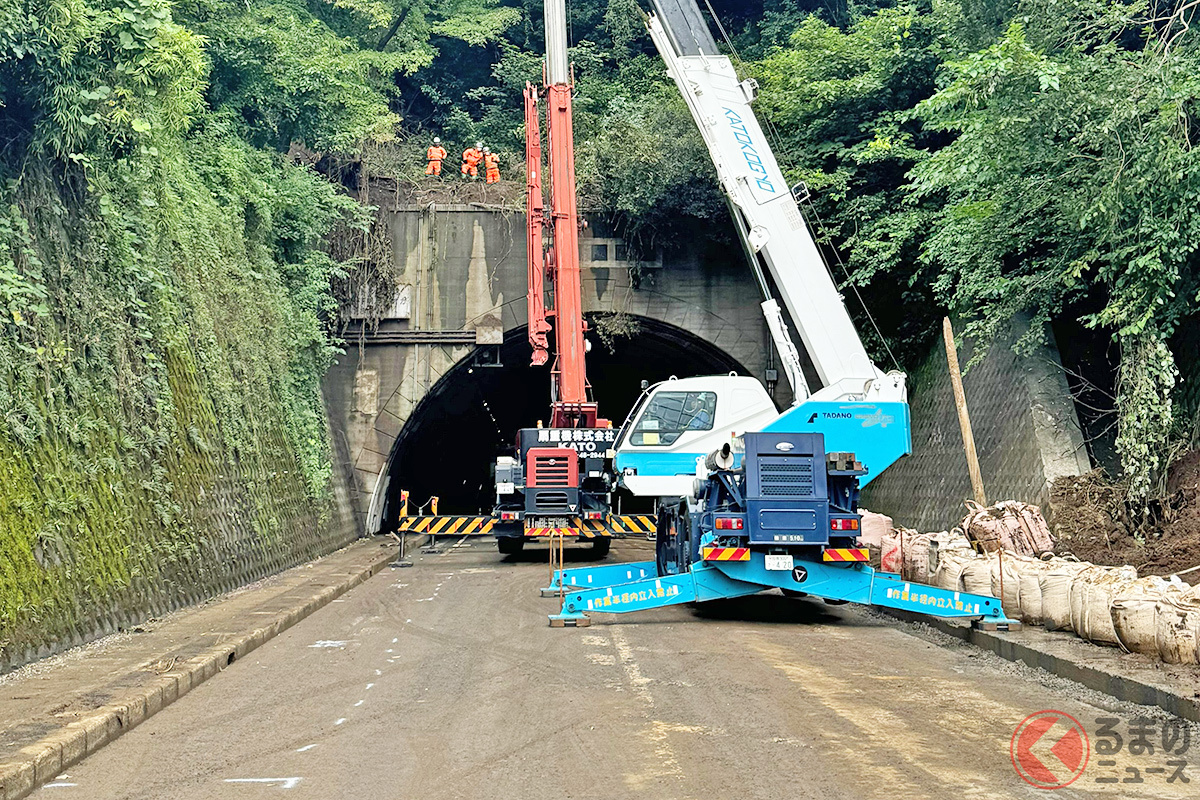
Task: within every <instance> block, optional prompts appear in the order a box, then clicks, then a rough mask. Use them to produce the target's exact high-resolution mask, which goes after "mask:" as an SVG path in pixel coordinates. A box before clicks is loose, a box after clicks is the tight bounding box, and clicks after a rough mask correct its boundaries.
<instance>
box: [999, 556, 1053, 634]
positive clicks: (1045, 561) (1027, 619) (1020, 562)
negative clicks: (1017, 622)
mask: <svg viewBox="0 0 1200 800" xmlns="http://www.w3.org/2000/svg"><path fill="white" fill-rule="evenodd" d="M1009 557H1010V556H1009V554H1005V555H1004V558H1005V559H1008V558H1009ZM1011 558H1012V561H1013V566H1014V569H1015V571H1016V573H1017V586H1018V589H1017V602H1018V606H1019V610H1020V615H1021V621H1022V622H1024V623H1025V624H1026V625H1041V624H1043V623H1044V621H1045V608H1044V603H1043V601H1042V576H1043V575H1044V574H1046V573H1047V572H1050V571H1051V570H1053V569H1055V567H1056V566H1057V564H1056V559H1054V558H1049V557H1043V558H1029V557H1028V556H1016V555H1014V556H1011Z"/></svg>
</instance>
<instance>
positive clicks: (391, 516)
mask: <svg viewBox="0 0 1200 800" xmlns="http://www.w3.org/2000/svg"><path fill="white" fill-rule="evenodd" d="M635 319H636V320H637V322H638V326H639V330H638V332H637V333H636V334H635V335H634V336H633V337H632V338H629V339H618V340H617V341H616V342H615V344H614V345H613V350H612V352H609V351H608V350H607V349H606V348H605V347H603V346H601V345H600V344H599V343H598V342H597V339H596V336H595V335H594V334H589V339H591V340H592V351H591V353H589V354H588V359H587V370H588V380H589V381H590V382H591V385H592V392H593V396H594V398H595V400H596V402H597V403H598V404H599V406H600V413H601V415H602V416H604V417H606V418H608V419H611V420H612V423H613V426H614V427H620V425H621V423H622V422H623V421H624V420H625V416H626V414H628V413H629V410H630V409H631V408H632V407H633V404H634V403H635V402H636V401H637V399H638V396H639V395H640V394H641V381H643V380H647V381H650V382H651V383H654V382H656V381H661V380H666V379H667V378H669V377H670V376H672V375H675V376H677V377H680V378H685V377H690V376H693V375H713V374H723V373H728V372H737V373H739V374H742V375H748V374H750V373H749V372H748V371H747V370H746V369H745V368H744V367H743V366H742V365H741V364H739V363H738V362H737V361H735V360H734V359H733V358H731V357H730V356H729V355H728V354H726V353H725V352H724V351H722V350H721V349H720V348H718V347H717V346H716V345H714V344H712V343H711V342H708V341H706V340H705V339H702V338H700V337H698V336H696V335H695V334H692V333H690V332H688V331H686V330H684V329H682V328H679V327H676V326H674V325H670V324H667V323H664V322H659V321H657V320H653V319H649V318H646V317H635ZM499 351H500V363H501V366H478V365H476V364H475V359H474V358H473V357H471V356H468V357H467V358H465V359H463V360H462V361H460V362H459V363H458V364H456V365H455V366H454V368H453V369H451V370H450V371H449V372H447V373H446V374H445V375H443V376H442V378H441V379H440V380H439V381H438V382H437V383H436V384H434V386H433V388H432V389H431V390H430V391H429V393H428V394H427V395H426V396H425V397H424V398H423V399H422V400H421V402H420V404H419V405H418V406H417V408H416V409H415V410H414V411H413V414H412V416H411V417H410V418H409V420H408V422H407V423H406V424H405V425H404V428H403V429H402V430H401V431H400V435H399V436H398V437H397V439H396V442H395V444H394V446H393V449H392V453H391V456H390V458H389V462H388V470H387V473H388V477H387V478H386V479H385V483H384V484H383V485H384V486H386V487H387V489H386V495H385V497H384V498H383V499H384V506H383V508H382V518H381V530H383V531H389V530H394V529H395V527H396V520H397V518H398V515H399V508H400V502H399V493H400V491H401V490H402V489H406V490H408V492H409V497H410V508H409V511H410V513H415V509H414V507H413V506H414V504H417V505H419V504H422V503H425V502H426V501H427V500H428V498H429V497H431V496H434V495H436V496H437V497H438V498H439V501H438V513H440V514H480V513H482V514H485V515H486V514H489V513H490V512H491V508H492V502H493V500H494V495H493V478H492V473H491V469H492V466H493V464H494V463H495V459H496V456H497V455H500V454H502V453H504V452H506V451H507V450H508V449H509V448H511V447H512V443H513V440H514V439H515V437H516V432H517V429H519V428H523V427H533V426H535V425H536V424H537V422H538V420H547V419H548V417H549V410H550V369H549V367H548V366H547V367H539V368H534V367H531V366H529V352H530V350H529V343H528V341H527V340H526V329H525V327H524V326H522V327H520V328H515V329H513V330H511V331H509V332H508V333H506V334H505V337H504V344H503V345H501V346H500V348H499ZM623 506H624V507H623V509H622V510H624V511H627V512H628V511H638V510H644V509H642V508H641V507H640V505H638V504H636V503H633V504H632V505H631V501H630V500H629V499H628V498H625V499H623Z"/></svg>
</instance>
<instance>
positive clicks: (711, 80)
mask: <svg viewBox="0 0 1200 800" xmlns="http://www.w3.org/2000/svg"><path fill="white" fill-rule="evenodd" d="M551 2H555V0H547V5H548V6H549V5H550V3H551ZM652 3H653V6H654V11H655V13H654V14H651V15H650V16H649V18H648V21H647V27H648V29H649V31H650V35H651V38H652V39H653V40H654V44H655V46H656V47H657V49H658V51H659V53H660V55H661V56H662V58H663V61H664V63H665V64H666V66H667V71H668V73H669V74H670V76H671V78H672V80H673V81H674V82H675V84H676V87H677V88H678V89H679V91H680V94H681V95H682V96H683V98H684V100H685V101H686V103H687V105H688V109H689V111H690V112H691V114H692V117H693V120H694V121H695V122H696V125H697V128H698V129H699V131H700V134H701V136H702V138H703V139H704V143H705V145H706V147H707V149H708V151H709V155H710V156H711V158H712V160H713V164H714V166H715V167H716V171H717V177H718V180H719V181H720V184H721V187H722V190H723V192H724V194H725V197H726V199H727V201H728V203H729V206H730V211H731V213H732V215H733V218H734V223H735V227H736V229H737V232H738V235H739V238H740V239H741V241H742V244H743V247H744V249H745V252H746V256H747V259H748V261H749V263H750V266H751V270H752V272H753V274H754V276H755V278H756V280H757V282H758V285H759V287H760V288H761V290H762V292H763V294H764V295H765V297H766V300H765V302H764V303H763V304H762V305H763V313H764V316H765V318H766V322H767V327H768V330H769V331H770V334H771V339H772V341H773V343H774V345H775V349H776V352H777V353H778V354H779V357H780V360H781V362H782V365H783V368H784V374H785V375H786V377H787V380H788V383H789V384H790V386H791V388H792V393H793V396H794V401H793V404H792V406H791V408H788V409H786V410H784V411H783V412H782V413H780V412H778V411H777V410H776V408H775V405H774V402H773V401H772V400H771V399H770V397H769V396H768V395H767V392H766V390H765V389H764V388H763V386H762V384H760V383H759V382H758V381H756V380H755V379H753V378H749V377H745V376H737V375H724V376H708V377H696V378H685V379H682V380H678V381H676V380H674V379H673V380H672V381H666V382H663V383H661V384H658V385H656V386H653V387H650V388H649V389H647V391H646V392H645V393H644V394H643V397H642V399H641V400H640V401H639V404H638V405H637V406H635V408H634V409H633V410H632V411H631V412H630V415H629V419H628V420H626V423H625V425H624V426H623V427H622V429H621V431H620V433H619V434H618V438H617V442H616V444H615V447H614V452H613V456H614V466H615V468H616V471H617V473H618V477H619V480H620V481H621V484H622V485H623V486H624V487H625V488H626V489H627V490H629V491H630V492H632V493H633V494H635V495H640V496H646V497H655V498H658V499H657V503H656V509H657V512H658V528H659V530H658V536H657V540H656V561H649V562H634V563H626V564H613V565H605V566H594V567H581V568H576V569H567V570H558V571H556V572H555V573H554V574H553V579H552V582H551V585H550V587H548V588H546V589H543V590H542V594H543V596H545V595H548V594H557V595H560V596H561V597H562V609H561V612H560V613H559V614H553V615H550V624H551V625H554V626H565V625H587V624H590V623H589V618H588V616H587V615H588V613H589V612H601V613H612V614H623V613H629V612H633V611H644V610H647V609H652V608H659V607H663V606H669V605H679V604H683V603H696V602H705V601H709V600H718V599H728V598H735V597H744V596H747V595H752V594H756V593H758V592H762V591H764V590H768V589H774V588H777V589H781V590H783V591H784V593H786V594H792V595H807V596H812V597H819V598H822V599H824V600H826V601H829V602H831V603H845V602H852V603H860V604H865V605H873V606H881V607H885V608H894V609H900V610H905V611H912V612H916V613H921V614H928V615H932V616H938V617H957V618H974V619H979V620H984V621H987V622H989V623H994V624H995V625H996V626H997V627H1005V626H1007V625H1008V624H1009V623H1010V620H1008V618H1007V617H1006V616H1005V615H1004V611H1003V609H1002V607H1001V603H1000V601H999V600H997V599H996V598H994V597H987V596H982V595H974V594H968V593H965V592H955V591H950V590H946V589H941V588H938V587H933V586H925V585H921V584H913V583H910V582H905V581H904V580H902V579H901V577H900V576H899V575H895V574H890V573H884V572H878V571H876V570H874V569H873V568H872V567H871V566H869V565H868V564H867V563H865V562H866V555H867V554H866V551H865V549H862V548H856V547H852V545H855V544H857V533H858V528H859V524H860V517H859V516H858V514H857V498H858V488H859V483H860V482H859V478H860V477H862V478H863V480H862V483H864V484H865V483H866V482H868V481H869V480H870V479H871V477H874V476H875V475H878V474H879V473H881V472H882V471H883V470H884V469H886V468H887V467H888V466H890V465H891V464H892V463H894V462H895V461H896V460H897V459H899V458H901V457H902V456H904V455H907V454H908V453H909V452H911V449H912V447H911V436H910V429H909V415H908V394H907V387H906V379H905V376H904V374H903V373H901V372H887V373H885V372H883V371H882V370H880V369H879V368H878V367H876V366H875V364H874V363H872V361H871V359H870V357H869V356H868V354H867V352H866V349H865V348H864V347H863V344H862V341H861V339H860V338H859V336H858V331H857V330H856V328H855V326H854V323H853V321H852V320H851V318H850V315H849V312H848V311H847V310H846V306H845V304H844V302H843V301H842V297H841V295H840V293H839V292H838V289H837V286H836V285H835V284H834V282H833V279H832V278H831V277H830V274H829V272H828V269H827V266H826V264H825V263H824V260H823V259H822V257H821V254H820V251H819V250H818V248H817V246H816V242H815V241H814V239H813V237H812V235H811V233H810V232H809V230H808V227H807V224H806V222H805V220H804V218H803V215H802V214H801V212H800V209H799V207H798V205H797V197H796V196H795V193H794V192H793V191H792V190H789V189H788V187H787V184H786V182H785V179H784V176H783V173H782V171H781V170H780V168H779V165H778V163H777V161H776V159H775V156H774V153H773V152H772V151H771V148H770V145H769V144H768V143H767V140H766V136H765V135H764V133H763V130H762V128H761V126H760V125H759V123H758V120H757V118H756V116H755V114H754V112H753V110H752V109H751V107H750V104H751V102H752V101H753V100H754V99H755V97H756V96H757V92H758V87H757V84H756V83H755V82H754V81H753V80H744V81H743V80H740V79H739V78H738V76H737V72H736V70H735V69H734V67H733V65H732V64H731V62H730V61H729V59H728V57H726V56H724V55H721V54H720V52H719V50H718V48H717V46H716V43H715V41H714V40H713V38H712V35H711V32H710V31H709V30H708V25H707V22H706V21H705V20H704V19H703V17H702V15H701V14H700V10H699V8H698V6H697V5H696V3H695V2H694V0H652ZM781 303H782V308H781ZM789 321H790V322H791V323H792V325H794V326H795V329H796V331H797V333H799V336H800V340H801V342H802V344H803V347H804V349H805V351H806V352H807V354H808V356H809V359H810V361H811V363H812V366H813V369H814V372H815V374H816V377H817V379H818V380H819V382H820V384H821V385H820V386H819V387H818V388H816V389H815V390H813V389H812V388H811V387H810V386H809V384H808V381H807V380H806V378H805V376H804V373H803V371H802V367H801V362H800V356H799V351H798V348H797V346H796V344H797V343H796V342H795V341H794V340H793V339H792V335H791V331H790V330H789V325H788V322H789ZM656 399H657V402H658V404H659V406H660V407H661V406H667V405H670V404H671V403H674V404H675V405H676V406H677V408H676V409H675V416H676V417H678V418H679V419H682V418H683V416H684V415H683V406H684V405H687V406H688V407H689V409H691V408H693V407H695V408H701V407H702V408H703V416H702V417H692V419H691V420H690V421H687V420H684V421H677V422H676V424H675V425H674V426H673V429H672V430H669V431H668V430H667V428H669V427H671V426H669V425H666V424H665V423H664V422H662V421H661V419H660V417H657V416H655V414H654V412H655V403H656ZM692 413H693V414H694V413H695V412H694V411H693V412H692ZM697 419H701V420H702V421H703V423H704V424H703V425H699V426H698V425H696V424H695V421H696V420H697ZM651 422H653V424H650V423H651ZM705 426H707V427H705ZM797 447H798V448H799V449H796V450H794V448H797ZM772 448H774V449H772ZM793 450H794V452H793ZM793 456H799V459H795V458H792V457H793ZM785 462H786V463H785ZM801 462H804V464H803V465H801ZM863 463H865V464H866V465H867V466H869V467H870V471H871V473H872V474H868V470H867V468H866V467H864V466H863ZM772 465H773V468H774V469H776V470H777V472H776V474H774V475H771V476H768V475H767V474H766V473H767V472H769V471H770V470H769V469H768V467H772ZM779 470H782V471H783V472H779ZM789 470H790V472H788V471H789ZM797 470H801V471H802V472H804V474H806V475H807V476H808V480H807V483H804V484H803V485H800V484H797V483H796V482H795V481H794V480H792V478H794V477H795V475H798V474H800V472H797ZM784 472H786V473H787V474H784ZM771 481H775V483H774V484H772V483H771ZM780 481H782V483H781V482H780ZM721 522H725V523H726V525H724V526H722V525H721V524H719V523H721ZM733 523H736V526H733ZM831 523H832V529H831ZM723 527H724V528H725V529H724V530H722V528H723ZM731 527H734V529H730V528H731ZM839 553H843V554H844V553H851V554H853V560H849V561H846V560H839V559H838V558H836V556H837V554H839ZM831 556H835V558H831Z"/></svg>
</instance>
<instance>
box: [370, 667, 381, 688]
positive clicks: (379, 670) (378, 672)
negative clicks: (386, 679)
mask: <svg viewBox="0 0 1200 800" xmlns="http://www.w3.org/2000/svg"><path fill="white" fill-rule="evenodd" d="M382 674H383V670H381V669H377V670H375V677H379V676H380V675H382ZM371 685H372V686H374V685H375V684H373V683H372V684H371Z"/></svg>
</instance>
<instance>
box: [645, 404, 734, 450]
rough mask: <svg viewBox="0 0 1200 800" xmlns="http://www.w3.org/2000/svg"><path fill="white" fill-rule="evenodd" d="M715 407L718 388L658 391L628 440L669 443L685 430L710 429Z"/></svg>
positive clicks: (672, 442) (648, 444) (673, 441)
mask: <svg viewBox="0 0 1200 800" xmlns="http://www.w3.org/2000/svg"><path fill="white" fill-rule="evenodd" d="M716 410H717V394H716V392H656V393H655V394H654V396H653V397H651V398H650V401H649V402H648V403H647V404H646V410H645V412H643V413H642V416H641V417H639V418H638V421H637V423H636V424H635V425H634V426H633V434H632V435H631V436H630V437H629V443H630V444H632V445H635V446H644V447H652V446H654V445H668V444H674V443H675V440H676V439H678V438H679V437H680V436H681V435H682V434H683V433H684V432H685V431H711V430H712V427H713V418H714V417H715V416H716Z"/></svg>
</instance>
